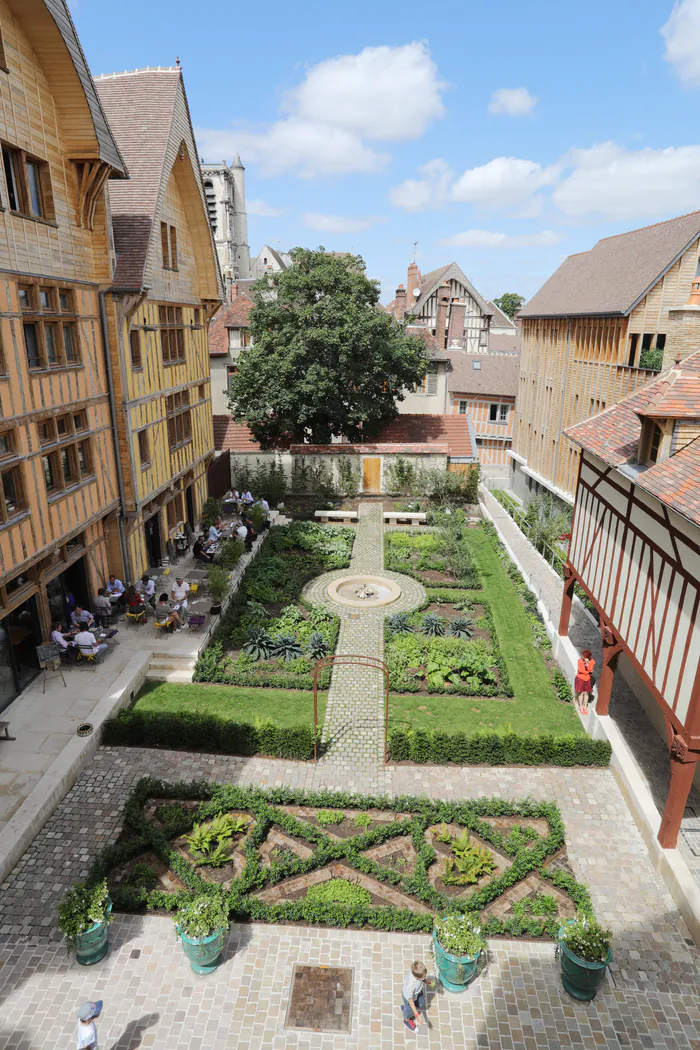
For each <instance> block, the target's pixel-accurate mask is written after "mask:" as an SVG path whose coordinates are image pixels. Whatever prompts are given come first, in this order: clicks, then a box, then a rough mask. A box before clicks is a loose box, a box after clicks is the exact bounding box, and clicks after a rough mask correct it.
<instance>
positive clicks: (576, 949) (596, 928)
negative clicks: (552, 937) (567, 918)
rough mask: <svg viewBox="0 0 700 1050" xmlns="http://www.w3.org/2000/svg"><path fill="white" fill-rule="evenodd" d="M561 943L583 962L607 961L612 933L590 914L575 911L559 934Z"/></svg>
mask: <svg viewBox="0 0 700 1050" xmlns="http://www.w3.org/2000/svg"><path fill="white" fill-rule="evenodd" d="M561 940H562V943H563V944H565V945H566V947H567V948H568V949H569V951H570V952H572V953H573V954H574V955H577V956H578V958H579V959H583V960H584V962H597V963H602V962H607V959H608V954H609V952H610V946H611V944H612V933H611V932H610V930H606V929H604V928H603V927H602V926H600V925H599V923H598V922H596V920H595V919H594V918H593V917H592V916H591V915H586V914H585V913H583V912H577V913H576V918H575V919H573V920H572V921H571V922H568V923H566V925H565V926H564V928H563V933H562V936H561Z"/></svg>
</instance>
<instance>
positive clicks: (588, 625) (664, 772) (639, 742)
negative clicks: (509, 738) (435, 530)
mask: <svg viewBox="0 0 700 1050" xmlns="http://www.w3.org/2000/svg"><path fill="white" fill-rule="evenodd" d="M481 496H482V499H483V500H484V502H485V503H486V506H487V507H488V510H489V514H490V515H491V516H492V518H493V519H494V521H495V522H496V523H497V525H498V528H499V529H500V530H501V532H502V534H503V535H504V536H505V538H506V540H507V542H508V545H509V547H510V548H511V550H512V551H513V553H514V554H515V556H516V557H517V559H518V561H519V562H520V564H521V565H522V567H523V569H524V570H525V572H526V573H527V574H528V577H529V579H530V582H531V583H532V585H533V586H534V589H535V591H536V592H537V595H538V597H539V598H540V599H541V600H542V602H543V603H544V605H545V606H546V607H547V609H549V615H550V619H551V620H552V622H553V623H559V614H560V611H561V599H562V593H563V585H562V581H561V578H560V577H559V576H558V575H557V573H556V572H555V571H554V570H553V569H552V568H551V566H549V565H548V564H547V562H546V561H545V560H544V558H543V557H542V556H541V555H540V554H539V553H538V552H537V551H536V550H535V549H534V547H533V546H532V544H531V543H530V542H529V540H528V539H527V538H526V537H525V536H524V535H523V533H522V532H521V531H520V529H519V528H518V526H517V525H516V524H515V522H514V521H513V519H512V518H511V517H510V515H509V514H508V513H507V512H506V510H505V509H504V508H503V507H502V506H501V504H500V503H499V502H498V501H497V500H496V499H494V497H493V496H492V495H491V494H490V493H489V492H488V491H486V490H485V489H482V490H481ZM569 637H570V639H571V641H572V642H573V644H574V645H575V646H576V648H577V649H578V650H579V652H580V651H581V650H583V649H586V648H588V649H590V650H591V652H592V653H593V656H594V657H595V660H596V666H597V667H600V666H601V661H602V643H601V638H600V629H599V628H598V627H597V626H596V625H595V624H594V623H593V621H592V619H591V617H590V616H588V615H587V613H586V611H585V610H584V608H583V606H582V605H581V604H580V603H578V602H574V603H573V605H572V610H571V622H570V626H569ZM610 717H611V718H612V720H613V721H614V722H615V724H616V726H617V728H618V729H619V730H620V733H621V734H622V736H623V737H624V739H625V743H626V744H627V746H628V748H629V750H630V752H631V754H632V755H633V757H634V759H635V762H636V764H637V768H638V770H639V773H640V776H641V777H642V778H643V779H644V781H645V782H646V784H647V787H648V789H649V792H650V794H651V796H652V798H653V800H654V804H655V806H656V808H657V810H658V812H659V814H662V813H663V809H664V806H665V804H666V797H667V795H668V788H669V783H670V779H671V766H670V761H669V757H668V748H667V746H666V742H665V740H663V739H662V738H661V737H660V736H659V734H658V732H657V730H656V729H655V728H654V726H653V725H652V724H651V722H650V721H649V719H648V717H647V715H646V712H645V711H644V708H643V707H642V706H641V704H640V703H639V701H638V699H637V697H636V696H635V694H634V692H633V690H632V689H631V687H630V686H629V685H628V683H627V681H626V680H625V679H624V678H623V676H622V675H621V674H619V673H618V674H616V675H615V679H614V684H613V690H612V697H611V701H610ZM678 848H679V850H680V851H681V853H682V855H683V858H684V860H685V861H686V863H687V864H688V867H689V868H690V870H691V871H692V873H693V875H694V877H695V879H696V881H697V882H699V883H700V791H699V790H698V789H697V788H692V789H691V792H690V795H689V797H688V808H687V809H686V813H685V817H684V818H683V822H682V826H681V836H680V838H679V840H678Z"/></svg>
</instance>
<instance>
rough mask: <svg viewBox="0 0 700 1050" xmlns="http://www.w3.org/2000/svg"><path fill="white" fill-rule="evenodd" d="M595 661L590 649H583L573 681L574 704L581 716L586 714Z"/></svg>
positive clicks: (591, 688)
mask: <svg viewBox="0 0 700 1050" xmlns="http://www.w3.org/2000/svg"><path fill="white" fill-rule="evenodd" d="M594 667H595V660H594V659H593V653H592V652H591V650H590V649H584V650H583V652H582V653H581V656H580V658H579V662H578V670H577V672H576V678H575V680H574V691H575V693H576V703H577V704H578V709H579V711H580V712H581V714H582V715H587V714H588V702H589V700H590V698H591V693H592V692H593V668H594Z"/></svg>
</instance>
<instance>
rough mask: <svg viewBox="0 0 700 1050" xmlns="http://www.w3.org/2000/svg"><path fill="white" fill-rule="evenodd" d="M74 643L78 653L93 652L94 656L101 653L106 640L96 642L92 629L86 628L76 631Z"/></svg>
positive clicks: (104, 647)
mask: <svg viewBox="0 0 700 1050" xmlns="http://www.w3.org/2000/svg"><path fill="white" fill-rule="evenodd" d="M74 643H75V645H76V646H77V649H78V652H79V653H94V655H95V656H97V655H98V654H99V653H103V652H104V651H105V649H106V648H107V643H106V642H98V641H97V639H96V638H95V635H94V634H93V633H92V631H88V630H87V629H86V628H84V629H83V630H82V631H78V633H77V634H76V636H75V638H74Z"/></svg>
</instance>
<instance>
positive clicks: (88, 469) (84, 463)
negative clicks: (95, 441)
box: [76, 441, 93, 478]
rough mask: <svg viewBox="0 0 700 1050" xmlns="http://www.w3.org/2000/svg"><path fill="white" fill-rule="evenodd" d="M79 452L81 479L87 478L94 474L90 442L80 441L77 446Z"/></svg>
mask: <svg viewBox="0 0 700 1050" xmlns="http://www.w3.org/2000/svg"><path fill="white" fill-rule="evenodd" d="M76 449H77V452H78V469H79V471H80V476H81V478H85V477H87V476H88V475H89V474H92V473H93V470H92V463H91V461H90V442H89V441H79V442H78V444H77V445H76Z"/></svg>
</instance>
